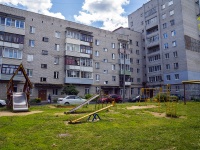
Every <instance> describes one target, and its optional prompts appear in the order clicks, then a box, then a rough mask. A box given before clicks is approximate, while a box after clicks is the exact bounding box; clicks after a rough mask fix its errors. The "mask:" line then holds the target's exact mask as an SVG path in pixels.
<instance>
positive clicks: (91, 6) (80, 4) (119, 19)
mask: <svg viewBox="0 0 200 150" xmlns="http://www.w3.org/2000/svg"><path fill="white" fill-rule="evenodd" d="M147 1H148V0H0V4H4V5H8V6H11V7H16V8H20V9H23V10H28V11H31V12H36V13H40V14H44V15H48V16H52V17H56V18H60V19H65V20H68V21H73V22H77V23H81V24H86V25H89V26H94V27H97V28H101V29H105V30H110V31H113V30H114V29H116V28H118V27H128V15H129V14H131V13H132V12H133V11H135V10H137V9H138V8H140V7H141V6H142V5H143V4H144V3H146V2H147Z"/></svg>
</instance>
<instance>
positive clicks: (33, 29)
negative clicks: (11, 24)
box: [30, 26, 35, 34]
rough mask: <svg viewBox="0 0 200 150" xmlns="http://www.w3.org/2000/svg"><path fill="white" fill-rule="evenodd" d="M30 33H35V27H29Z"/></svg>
mask: <svg viewBox="0 0 200 150" xmlns="http://www.w3.org/2000/svg"><path fill="white" fill-rule="evenodd" d="M30 33H32V34H34V33H35V27H33V26H30Z"/></svg>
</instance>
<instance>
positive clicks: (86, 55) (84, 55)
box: [65, 50, 92, 58]
mask: <svg viewBox="0 0 200 150" xmlns="http://www.w3.org/2000/svg"><path fill="white" fill-rule="evenodd" d="M65 55H67V56H74V57H85V58H92V54H85V53H80V52H76V51H69V50H66V51H65Z"/></svg>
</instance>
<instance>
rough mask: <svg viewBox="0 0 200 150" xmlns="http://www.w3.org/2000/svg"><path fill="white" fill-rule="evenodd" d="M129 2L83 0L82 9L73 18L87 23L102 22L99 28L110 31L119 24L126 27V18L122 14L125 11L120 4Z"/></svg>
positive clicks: (119, 0) (128, 0)
mask: <svg viewBox="0 0 200 150" xmlns="http://www.w3.org/2000/svg"><path fill="white" fill-rule="evenodd" d="M129 3H130V0H115V1H114V0H85V2H84V4H83V6H82V11H79V15H74V18H75V20H76V21H77V22H80V23H83V24H87V25H91V24H92V23H95V22H102V23H103V26H102V27H101V28H102V29H106V30H111V31H112V30H114V29H116V28H118V27H120V26H123V27H127V26H128V19H127V17H125V16H123V14H124V13H125V11H124V9H123V8H122V6H123V5H128V4H129Z"/></svg>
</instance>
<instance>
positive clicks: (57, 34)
mask: <svg viewBox="0 0 200 150" xmlns="http://www.w3.org/2000/svg"><path fill="white" fill-rule="evenodd" d="M55 37H56V38H58V39H59V38H60V32H59V31H55Z"/></svg>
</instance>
